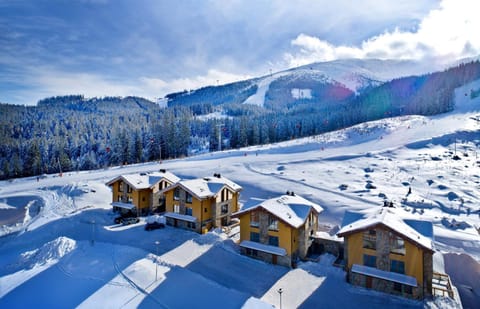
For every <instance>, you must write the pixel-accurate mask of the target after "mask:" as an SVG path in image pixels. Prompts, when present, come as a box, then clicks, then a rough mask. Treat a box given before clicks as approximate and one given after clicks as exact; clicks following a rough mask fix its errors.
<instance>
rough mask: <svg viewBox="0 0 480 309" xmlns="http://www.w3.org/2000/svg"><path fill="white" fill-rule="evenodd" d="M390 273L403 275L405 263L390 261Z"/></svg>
mask: <svg viewBox="0 0 480 309" xmlns="http://www.w3.org/2000/svg"><path fill="white" fill-rule="evenodd" d="M390 271H391V272H394V273H399V274H405V262H403V261H397V260H390Z"/></svg>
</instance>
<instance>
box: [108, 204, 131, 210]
mask: <svg viewBox="0 0 480 309" xmlns="http://www.w3.org/2000/svg"><path fill="white" fill-rule="evenodd" d="M112 206H114V207H120V208H125V209H130V210H132V209H134V208H135V205H133V204H130V203H122V202H113V203H112Z"/></svg>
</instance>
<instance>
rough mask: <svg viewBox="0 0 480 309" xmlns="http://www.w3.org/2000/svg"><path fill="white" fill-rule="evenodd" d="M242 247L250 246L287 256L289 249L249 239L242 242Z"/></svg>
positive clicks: (254, 248) (250, 247)
mask: <svg viewBox="0 0 480 309" xmlns="http://www.w3.org/2000/svg"><path fill="white" fill-rule="evenodd" d="M240 247H244V248H249V249H253V250H258V251H262V252H266V253H270V254H275V255H280V256H285V255H287V251H286V250H285V249H283V248H280V247H275V246H270V245H265V244H261V243H259V242H254V241H249V240H244V241H242V242H241V243H240Z"/></svg>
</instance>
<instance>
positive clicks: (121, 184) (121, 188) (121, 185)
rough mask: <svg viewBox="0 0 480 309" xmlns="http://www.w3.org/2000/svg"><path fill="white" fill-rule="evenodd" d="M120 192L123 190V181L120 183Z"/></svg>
mask: <svg viewBox="0 0 480 309" xmlns="http://www.w3.org/2000/svg"><path fill="white" fill-rule="evenodd" d="M118 192H123V181H120V182H119V183H118Z"/></svg>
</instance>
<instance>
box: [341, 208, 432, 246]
mask: <svg viewBox="0 0 480 309" xmlns="http://www.w3.org/2000/svg"><path fill="white" fill-rule="evenodd" d="M402 215H403V214H402V213H401V212H400V211H399V209H398V208H394V207H393V208H392V207H382V208H380V209H375V211H374V212H372V213H368V214H361V213H355V212H350V211H347V212H346V213H345V216H344V218H343V222H342V228H341V229H340V231H338V233H337V235H338V236H339V237H343V236H346V235H350V234H353V233H356V232H360V231H364V230H367V229H369V228H371V227H374V226H377V225H383V226H385V227H386V228H387V229H390V230H392V231H393V232H395V233H396V234H398V235H401V236H403V237H405V238H407V239H409V240H410V241H411V242H413V243H415V244H417V245H419V246H421V247H423V248H425V249H428V250H430V251H433V237H434V236H433V225H432V222H429V221H424V220H413V219H406V218H402Z"/></svg>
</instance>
